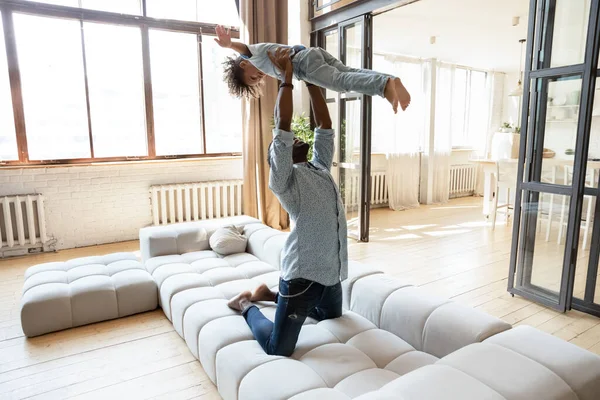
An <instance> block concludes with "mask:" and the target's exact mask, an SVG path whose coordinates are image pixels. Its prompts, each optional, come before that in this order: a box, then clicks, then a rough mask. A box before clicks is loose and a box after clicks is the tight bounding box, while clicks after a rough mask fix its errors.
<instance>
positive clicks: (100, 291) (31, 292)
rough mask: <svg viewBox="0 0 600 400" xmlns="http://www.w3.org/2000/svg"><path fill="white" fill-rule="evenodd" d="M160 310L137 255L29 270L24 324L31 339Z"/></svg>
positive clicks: (108, 257)
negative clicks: (156, 309)
mask: <svg viewBox="0 0 600 400" xmlns="http://www.w3.org/2000/svg"><path fill="white" fill-rule="evenodd" d="M156 307H157V289H156V283H155V282H154V279H152V277H151V276H150V274H149V273H148V272H147V271H146V269H145V268H144V267H143V266H142V264H141V263H140V262H139V261H138V260H137V258H136V256H135V255H134V254H133V253H115V254H108V255H105V256H94V257H85V258H77V259H74V260H70V261H67V262H53V263H46V264H40V265H36V266H33V267H31V268H29V269H27V271H25V284H24V287H23V297H22V300H21V325H22V327H23V332H24V333H25V335H26V336H28V337H32V336H38V335H43V334H45V333H49V332H54V331H58V330H62V329H67V328H72V327H76V326H81V325H86V324H91V323H94V322H99V321H106V320H109V319H114V318H119V317H125V316H128V315H132V314H137V313H140V312H144V311H150V310H154V309H155V308H156Z"/></svg>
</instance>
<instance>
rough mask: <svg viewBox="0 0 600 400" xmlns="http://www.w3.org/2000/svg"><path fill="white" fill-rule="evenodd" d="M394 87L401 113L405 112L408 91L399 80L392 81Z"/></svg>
mask: <svg viewBox="0 0 600 400" xmlns="http://www.w3.org/2000/svg"><path fill="white" fill-rule="evenodd" d="M394 85H395V87H396V96H397V97H398V101H399V102H400V107H401V108H402V111H405V110H406V108H407V107H408V106H409V104H410V93H408V90H406V88H405V87H404V85H403V84H402V81H401V80H400V78H396V79H394Z"/></svg>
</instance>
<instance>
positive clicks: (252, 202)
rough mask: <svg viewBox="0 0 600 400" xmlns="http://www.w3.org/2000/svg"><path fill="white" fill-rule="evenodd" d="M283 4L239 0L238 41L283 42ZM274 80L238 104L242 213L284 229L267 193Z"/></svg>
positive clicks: (285, 218)
mask: <svg viewBox="0 0 600 400" xmlns="http://www.w3.org/2000/svg"><path fill="white" fill-rule="evenodd" d="M287 3H288V2H287V1H282V0H241V1H240V18H241V22H242V27H241V40H242V41H243V42H244V43H248V44H254V43H263V42H270V43H287V35H288V31H287V19H288V12H287ZM277 91H278V87H277V81H276V80H275V79H273V78H269V77H267V79H266V84H265V86H264V88H263V95H262V97H261V98H260V99H254V100H244V101H242V124H243V140H244V149H243V158H244V197H243V203H244V213H245V214H246V215H249V216H252V217H256V218H259V219H261V220H262V221H263V222H264V223H265V224H267V225H269V226H271V227H273V228H276V229H286V228H287V227H288V216H287V213H286V212H285V211H284V210H283V208H282V207H281V205H280V204H279V202H278V201H277V198H275V196H274V195H273V193H272V192H271V191H270V190H269V187H268V186H269V166H268V164H267V150H268V147H269V143H271V138H272V133H271V132H272V128H271V121H272V118H273V109H274V107H275V101H276V99H277Z"/></svg>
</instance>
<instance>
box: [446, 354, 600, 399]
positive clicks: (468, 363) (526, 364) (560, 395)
mask: <svg viewBox="0 0 600 400" xmlns="http://www.w3.org/2000/svg"><path fill="white" fill-rule="evenodd" d="M438 364H443V365H448V366H451V367H453V368H455V369H457V370H460V371H462V372H464V373H466V374H468V375H470V376H472V377H473V378H475V379H477V380H478V381H480V382H482V383H484V384H485V385H487V386H488V387H490V388H492V389H494V391H496V392H498V393H500V394H501V395H502V396H504V397H505V398H507V399H511V400H529V399H540V398H543V399H544V400H578V397H577V395H576V394H575V393H574V392H573V390H571V388H570V387H569V385H567V384H566V383H565V382H564V381H563V380H562V379H561V378H559V377H558V376H557V375H556V374H555V373H554V372H552V371H550V370H549V369H547V368H546V367H544V366H543V365H541V364H538V363H536V362H535V361H532V360H531V359H529V358H527V357H525V356H522V355H520V354H518V353H516V352H514V351H512V350H508V349H506V348H504V347H501V346H498V345H494V344H487V343H476V344H472V345H470V346H467V347H465V348H462V349H460V350H458V351H455V352H454V353H452V354H450V355H449V356H447V357H444V358H443V359H441V360H440V361H438ZM597 394H598V393H597Z"/></svg>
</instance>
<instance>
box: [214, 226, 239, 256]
mask: <svg viewBox="0 0 600 400" xmlns="http://www.w3.org/2000/svg"><path fill="white" fill-rule="evenodd" d="M243 231H244V229H243V228H236V227H235V226H234V225H230V226H224V227H222V228H219V229H217V230H216V231H215V232H214V233H213V234H212V236H211V237H210V239H209V244H210V248H211V249H213V250H214V252H215V253H217V254H220V255H222V256H228V255H230V254H236V253H243V252H245V251H246V245H247V243H248V238H247V237H246V236H244V234H243Z"/></svg>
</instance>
